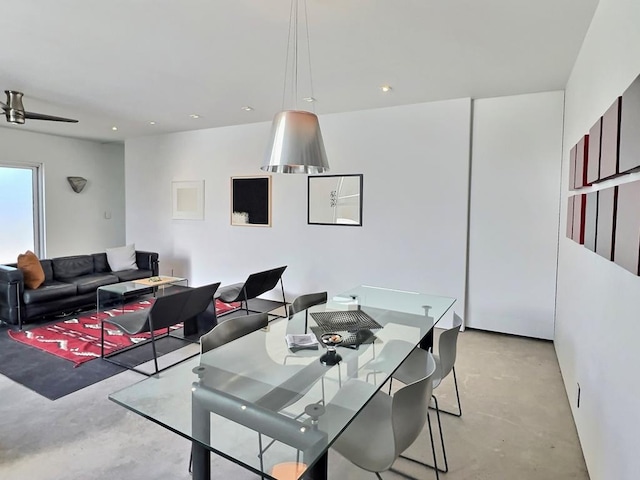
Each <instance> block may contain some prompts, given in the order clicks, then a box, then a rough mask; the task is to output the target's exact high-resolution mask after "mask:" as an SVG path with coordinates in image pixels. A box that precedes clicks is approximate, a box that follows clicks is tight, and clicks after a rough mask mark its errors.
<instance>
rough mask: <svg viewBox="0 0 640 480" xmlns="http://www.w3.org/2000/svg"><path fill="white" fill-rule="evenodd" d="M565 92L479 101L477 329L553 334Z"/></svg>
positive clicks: (470, 316)
mask: <svg viewBox="0 0 640 480" xmlns="http://www.w3.org/2000/svg"><path fill="white" fill-rule="evenodd" d="M563 103H564V95H563V92H544V93H536V94H529V95H518V96H509V97H499V98H487V99H480V100H475V101H474V104H473V143H472V160H471V208H470V222H469V223H470V227H469V283H468V304H467V316H466V324H467V326H469V327H473V328H479V329H483V330H492V331H498V332H503V333H512V334H517V335H525V336H530V337H537V338H545V339H552V338H553V323H554V313H555V290H556V288H555V287H556V265H557V249H558V215H559V191H560V168H561V159H562V119H563V118H562V116H563V108H564V105H563Z"/></svg>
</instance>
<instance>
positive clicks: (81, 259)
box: [51, 255, 93, 281]
mask: <svg viewBox="0 0 640 480" xmlns="http://www.w3.org/2000/svg"><path fill="white" fill-rule="evenodd" d="M51 261H52V262H53V278H54V279H55V280H61V281H65V280H68V279H73V278H76V277H79V276H81V275H89V274H90V273H93V257H92V256H91V255H75V256H72V257H58V258H53V259H52V260H51Z"/></svg>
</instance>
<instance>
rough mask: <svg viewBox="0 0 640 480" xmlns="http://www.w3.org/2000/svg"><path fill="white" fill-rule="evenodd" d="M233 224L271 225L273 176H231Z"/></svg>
mask: <svg viewBox="0 0 640 480" xmlns="http://www.w3.org/2000/svg"><path fill="white" fill-rule="evenodd" d="M231 225H239V226H250V227H270V226H271V176H268V175H267V176H264V177H231Z"/></svg>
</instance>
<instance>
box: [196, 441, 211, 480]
mask: <svg viewBox="0 0 640 480" xmlns="http://www.w3.org/2000/svg"><path fill="white" fill-rule="evenodd" d="M191 445H192V447H191V448H192V452H193V480H210V479H211V452H209V450H207V449H206V448H204V447H203V446H202V445H200V444H199V443H198V442H192V444H191Z"/></svg>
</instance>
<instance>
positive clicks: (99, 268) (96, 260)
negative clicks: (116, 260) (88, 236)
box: [91, 252, 111, 273]
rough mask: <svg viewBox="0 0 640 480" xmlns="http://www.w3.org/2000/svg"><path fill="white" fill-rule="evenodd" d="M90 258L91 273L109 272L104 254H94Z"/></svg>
mask: <svg viewBox="0 0 640 480" xmlns="http://www.w3.org/2000/svg"><path fill="white" fill-rule="evenodd" d="M91 256H92V257H93V271H94V272H95V273H107V272H110V271H111V269H110V268H109V264H108V263H107V254H106V253H104V252H103V253H94V254H92V255H91Z"/></svg>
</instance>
